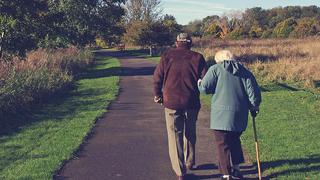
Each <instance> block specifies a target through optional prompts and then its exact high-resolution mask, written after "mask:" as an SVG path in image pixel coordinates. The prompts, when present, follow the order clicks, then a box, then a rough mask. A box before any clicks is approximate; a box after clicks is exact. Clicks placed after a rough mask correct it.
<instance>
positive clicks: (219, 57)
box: [214, 50, 234, 63]
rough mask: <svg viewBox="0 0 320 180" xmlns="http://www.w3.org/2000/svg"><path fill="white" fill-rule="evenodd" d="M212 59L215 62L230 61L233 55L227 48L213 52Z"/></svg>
mask: <svg viewBox="0 0 320 180" xmlns="http://www.w3.org/2000/svg"><path fill="white" fill-rule="evenodd" d="M214 60H215V61H216V63H219V62H222V61H231V60H234V56H233V54H232V53H231V52H230V51H229V50H221V51H218V52H217V53H216V54H215V56H214Z"/></svg>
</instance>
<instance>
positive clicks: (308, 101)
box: [147, 57, 320, 180]
mask: <svg viewBox="0 0 320 180" xmlns="http://www.w3.org/2000/svg"><path fill="white" fill-rule="evenodd" d="M147 59H150V60H152V61H155V62H159V60H160V58H159V57H152V58H151V57H147ZM261 89H262V90H263V94H262V96H263V102H262V104H261V111H260V114H259V115H258V117H257V123H256V124H257V132H258V141H259V147H260V151H261V152H260V156H261V161H262V167H263V175H264V176H267V177H268V178H270V179H286V180H287V179H319V178H320V151H319V148H320V140H319V139H320V133H319V128H320V121H319V120H320V118H319V117H320V93H319V88H317V89H309V90H302V89H299V88H294V87H291V84H290V85H286V84H280V83H279V84H277V83H268V84H265V85H262V86H261ZM201 100H202V102H203V103H204V104H205V106H207V107H210V103H211V96H210V95H202V96H201ZM242 142H243V146H244V147H245V150H246V151H247V152H248V153H249V155H250V157H251V159H252V161H255V146H254V137H253V128H252V120H251V119H249V124H248V128H247V130H246V131H245V133H244V134H243V135H242Z"/></svg>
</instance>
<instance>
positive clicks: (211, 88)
mask: <svg viewBox="0 0 320 180" xmlns="http://www.w3.org/2000/svg"><path fill="white" fill-rule="evenodd" d="M217 80H218V76H217V74H216V70H215V67H214V66H211V67H210V68H209V70H208V72H207V73H206V74H205V76H204V77H203V79H202V81H201V83H200V84H198V89H199V91H200V93H205V94H214V93H215V89H216V85H217Z"/></svg>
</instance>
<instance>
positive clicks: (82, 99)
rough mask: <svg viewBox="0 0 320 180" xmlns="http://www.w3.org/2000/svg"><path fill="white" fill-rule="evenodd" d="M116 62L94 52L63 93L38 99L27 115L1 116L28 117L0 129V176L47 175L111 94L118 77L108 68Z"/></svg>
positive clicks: (74, 145)
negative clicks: (43, 101) (93, 61)
mask: <svg viewBox="0 0 320 180" xmlns="http://www.w3.org/2000/svg"><path fill="white" fill-rule="evenodd" d="M119 65H120V64H119V62H118V61H117V60H116V59H112V58H99V59H98V60H97V61H96V65H95V66H94V67H93V68H91V69H90V70H88V71H85V72H83V73H81V74H80V76H79V78H77V79H78V80H77V81H75V82H74V83H75V87H74V89H73V90H72V91H68V92H65V93H64V96H63V97H60V98H56V100H55V101H54V102H50V103H47V104H42V106H41V108H40V107H38V108H35V109H33V110H32V112H30V114H29V115H28V116H25V115H23V116H19V115H15V116H14V117H7V118H11V119H10V120H11V122H17V123H18V122H19V121H21V118H22V120H23V121H24V122H28V123H27V124H25V125H23V126H20V127H19V128H18V129H13V130H11V131H10V132H8V131H6V132H5V133H2V134H1V136H0V179H52V176H53V174H54V172H55V171H56V170H57V169H59V167H60V166H61V165H62V163H63V161H65V160H68V159H70V158H71V157H72V155H73V153H74V152H75V151H76V149H78V147H79V146H80V144H81V143H82V142H83V140H84V139H85V137H86V135H87V134H88V132H89V131H90V129H91V128H92V127H93V126H94V123H95V120H96V119H97V118H98V117H100V116H102V115H103V114H104V113H105V112H106V111H107V110H106V107H107V105H108V104H109V103H110V102H111V101H112V100H114V99H115V96H116V94H117V93H118V89H119V88H118V82H119V77H118V76H114V74H115V73H117V72H113V71H114V70H111V69H112V68H113V67H118V66H119ZM0 127H1V128H3V126H0ZM1 130H2V129H1Z"/></svg>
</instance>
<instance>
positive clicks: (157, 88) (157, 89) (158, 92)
mask: <svg viewBox="0 0 320 180" xmlns="http://www.w3.org/2000/svg"><path fill="white" fill-rule="evenodd" d="M164 59H165V58H164V56H161V59H160V62H159V64H158V65H157V67H156V69H155V71H154V73H153V89H154V96H155V97H154V101H155V102H156V100H157V102H160V101H162V86H163V79H164ZM159 99H160V100H159Z"/></svg>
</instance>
